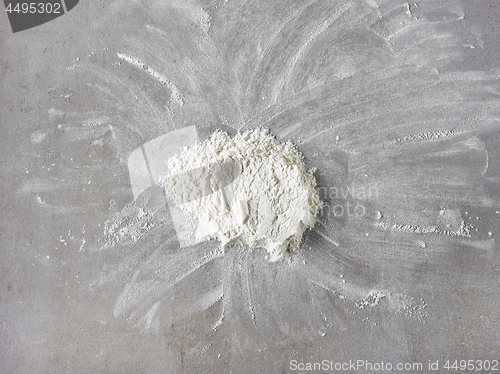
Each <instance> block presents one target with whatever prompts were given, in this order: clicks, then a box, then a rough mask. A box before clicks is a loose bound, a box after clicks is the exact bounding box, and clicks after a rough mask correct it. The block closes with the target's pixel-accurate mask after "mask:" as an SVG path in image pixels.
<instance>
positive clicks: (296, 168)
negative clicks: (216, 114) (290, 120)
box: [160, 129, 321, 261]
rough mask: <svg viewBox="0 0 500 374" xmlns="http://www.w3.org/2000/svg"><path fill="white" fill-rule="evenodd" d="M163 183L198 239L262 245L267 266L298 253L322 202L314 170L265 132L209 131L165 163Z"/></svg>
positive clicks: (223, 244)
mask: <svg viewBox="0 0 500 374" xmlns="http://www.w3.org/2000/svg"><path fill="white" fill-rule="evenodd" d="M167 166H168V168H169V172H170V174H169V175H167V176H163V177H161V178H160V185H161V186H162V187H163V188H165V192H166V195H167V196H168V197H170V198H171V199H172V200H173V202H174V204H176V205H178V206H180V207H181V208H182V210H183V211H185V212H186V213H187V214H189V215H190V216H192V217H195V218H196V219H197V220H198V225H197V228H196V233H195V234H196V238H197V239H198V240H208V239H211V238H218V239H219V240H220V241H221V245H222V249H224V248H226V247H227V246H228V245H231V244H236V243H239V244H247V245H248V246H250V247H264V248H265V249H267V251H268V252H269V254H270V257H269V260H270V261H277V260H280V259H282V258H284V256H286V254H287V250H296V249H297V248H298V247H299V245H300V242H301V239H302V234H303V233H304V231H305V230H306V229H310V228H312V227H313V226H314V224H315V221H316V214H317V213H318V210H319V208H320V206H321V201H320V199H319V197H318V194H317V192H316V190H315V186H316V180H315V177H314V174H313V173H314V169H311V170H307V169H306V166H305V164H304V161H303V158H302V155H301V154H300V153H299V152H298V150H297V149H296V148H295V146H294V145H293V144H292V143H290V142H287V143H280V142H278V141H277V140H276V139H275V138H274V137H273V136H271V135H270V134H269V132H268V131H267V130H265V129H257V130H252V131H247V132H244V133H239V134H237V135H236V136H234V137H233V138H231V137H230V136H229V135H228V134H226V133H225V132H222V131H216V132H214V133H213V134H212V135H211V137H210V138H209V139H207V140H206V141H205V142H203V143H196V144H195V145H193V146H192V147H189V148H185V149H184V150H183V151H182V152H181V153H180V154H178V155H176V156H173V157H171V158H170V159H168V160H167Z"/></svg>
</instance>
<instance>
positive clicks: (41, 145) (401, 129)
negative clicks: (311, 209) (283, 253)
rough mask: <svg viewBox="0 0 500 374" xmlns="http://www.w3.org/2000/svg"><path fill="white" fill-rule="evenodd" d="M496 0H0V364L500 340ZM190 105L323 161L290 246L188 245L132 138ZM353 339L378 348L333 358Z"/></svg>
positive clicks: (440, 354) (215, 367)
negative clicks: (315, 211)
mask: <svg viewBox="0 0 500 374" xmlns="http://www.w3.org/2000/svg"><path fill="white" fill-rule="evenodd" d="M499 20H500V6H499V5H498V2H496V1H486V0H484V1H480V0H474V1H469V0H467V1H465V0H463V1H459V0H446V1H431V0H422V1H417V2H409V3H407V2H404V1H399V0H366V1H349V0H343V1H340V0H339V1H310V2H304V1H284V0H283V1H282V0H276V1H245V0H228V1H222V0H220V1H219V0H216V1H208V0H207V1H194V0H192V1H180V0H179V1H175V0H171V1H159V0H157V1H149V2H142V1H132V0H118V1H101V0H98V1H84V0H81V1H80V3H79V4H78V5H77V6H76V7H75V8H74V9H73V10H72V11H71V12H69V13H68V14H67V15H64V16H62V17H60V18H58V19H56V20H54V21H51V22H49V23H46V24H44V25H41V26H38V27H36V28H33V29H29V30H25V31H23V32H19V33H15V34H13V33H12V31H11V29H10V26H9V24H8V20H7V16H6V14H4V13H2V15H1V16H0V51H1V52H0V64H1V70H0V71H1V78H0V82H1V90H0V103H1V108H2V109H1V116H0V125H1V130H2V133H1V136H0V142H1V147H0V171H1V178H0V180H1V183H0V188H1V192H0V204H1V212H2V214H1V216H0V217H1V219H0V222H1V228H0V250H1V252H0V323H1V325H0V372H3V373H289V372H300V370H298V368H299V366H298V364H299V363H301V364H306V363H315V362H316V363H323V364H325V363H326V364H327V365H326V366H328V370H326V367H325V365H323V366H322V367H316V369H318V370H316V371H308V372H333V373H335V372H360V373H363V372H378V373H389V372H391V373H397V372H412V373H420V372H421V373H428V372H441V373H445V372H451V371H449V370H447V369H446V368H445V364H446V362H447V360H449V363H450V365H452V364H453V362H454V361H455V360H474V362H473V363H472V364H473V366H474V370H473V369H472V368H466V369H464V370H462V371H459V372H474V371H475V368H478V367H479V365H480V363H482V364H483V365H484V364H486V360H489V361H488V362H489V363H490V366H491V365H492V364H494V362H495V360H497V361H498V360H500V348H499V347H500V268H499V265H500V261H499V245H498V235H499V226H500V121H499V119H500V87H499V80H498V77H499V76H500V69H499V68H500V63H499V55H500V46H499V42H498V41H499V40H500V39H499V37H500V30H499V28H498V24H499ZM193 125H194V126H196V130H197V134H198V136H199V138H200V139H204V138H206V137H207V136H208V135H209V134H210V133H211V132H212V131H213V130H215V129H217V128H222V129H224V130H226V131H228V132H230V133H235V132H236V131H238V130H245V129H251V128H256V127H260V126H264V127H267V128H269V129H270V131H271V132H272V133H273V135H275V136H276V137H277V138H279V139H280V140H283V141H287V140H291V141H292V142H294V143H295V144H296V145H297V146H298V148H299V150H300V151H301V152H303V154H304V157H305V161H306V163H307V165H308V166H309V167H316V168H317V172H316V176H317V181H318V192H319V194H320V197H321V198H322V200H323V201H324V204H325V205H324V209H323V210H322V212H321V213H320V216H319V221H318V224H317V225H316V226H315V228H314V230H311V231H308V232H307V234H306V235H305V236H304V241H303V245H302V247H301V249H300V250H299V251H298V252H297V253H293V254H292V255H291V256H290V258H289V260H286V261H281V262H278V263H269V262H268V261H267V258H266V253H265V250H262V249H253V250H250V249H248V248H244V247H240V246H235V247H231V248H229V250H227V251H226V252H225V253H224V254H221V253H219V252H218V243H217V242H216V241H211V242H208V243H199V244H196V245H192V246H188V247H181V246H180V245H179V241H178V239H177V237H176V231H175V227H174V225H173V220H172V216H171V212H170V211H169V209H168V207H167V206H165V205H164V204H161V203H159V202H158V201H157V200H155V199H156V197H157V195H156V192H157V191H156V192H155V190H154V188H152V189H148V190H147V191H146V192H145V193H144V194H143V195H142V196H141V198H140V199H137V200H135V201H134V196H133V193H132V187H131V182H130V173H131V170H129V163H128V162H127V160H128V158H129V156H130V155H131V154H132V152H133V151H134V150H136V149H138V148H139V147H141V145H143V144H144V143H146V142H148V141H151V140H153V139H155V138H157V137H160V136H162V135H164V134H167V133H169V132H172V131H174V130H178V129H182V128H186V127H189V126H193ZM139 149H140V148H139ZM357 360H363V361H364V360H366V361H367V362H369V363H371V364H381V363H382V362H384V364H385V366H384V368H382V367H381V366H376V365H375V367H374V368H373V367H372V368H371V369H373V370H370V368H369V367H366V366H365V365H360V366H357V367H356V368H355V369H353V367H352V366H348V367H346V366H344V368H347V370H338V366H337V367H335V364H336V363H337V364H342V363H349V362H350V361H352V362H357ZM477 360H482V361H477ZM436 362H438V369H437V370H431V369H430V368H429V363H433V364H434V363H436ZM330 363H331V366H330ZM388 363H389V364H391V365H392V369H393V370H388V367H387V364H388ZM398 363H403V364H404V363H408V364H410V365H413V364H419V363H421V364H422V367H421V368H420V367H418V366H414V367H413V368H412V369H411V370H399V367H397V364H398ZM300 368H306V367H302V366H300ZM433 368H434V367H433ZM496 368H497V369H498V370H500V365H499V366H496ZM295 369H297V370H295ZM323 369H325V370H323ZM340 369H342V368H340ZM389 369H390V368H389ZM482 372H496V371H494V370H493V367H492V368H490V369H489V370H483V371H482Z"/></svg>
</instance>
